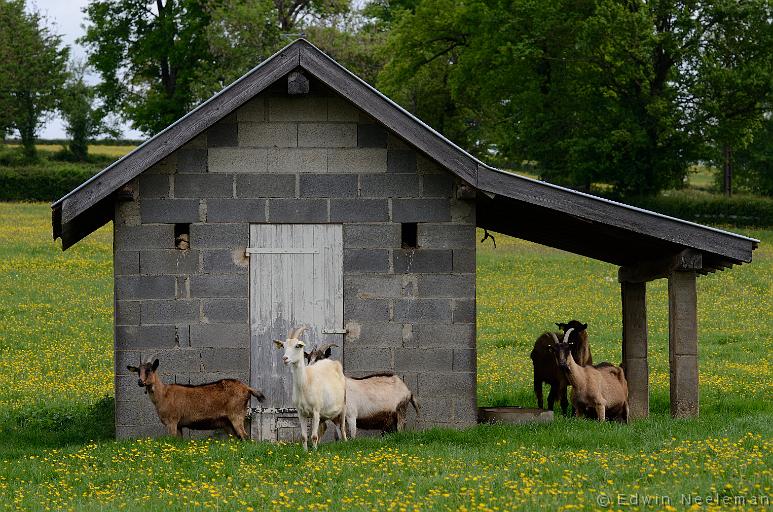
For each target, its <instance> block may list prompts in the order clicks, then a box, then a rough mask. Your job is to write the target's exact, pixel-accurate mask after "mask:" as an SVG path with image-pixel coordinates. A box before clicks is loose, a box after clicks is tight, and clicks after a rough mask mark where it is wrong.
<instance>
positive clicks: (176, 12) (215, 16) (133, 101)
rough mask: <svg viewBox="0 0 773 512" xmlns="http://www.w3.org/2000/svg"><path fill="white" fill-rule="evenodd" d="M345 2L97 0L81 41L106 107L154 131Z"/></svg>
mask: <svg viewBox="0 0 773 512" xmlns="http://www.w3.org/2000/svg"><path fill="white" fill-rule="evenodd" d="M347 8H348V2H346V1H344V0H294V1H291V2H285V1H284V0H96V1H94V2H91V3H90V4H89V5H88V7H86V9H85V13H86V16H87V18H88V21H89V25H88V28H87V32H86V35H85V36H84V37H83V38H82V40H81V42H83V43H84V44H85V45H86V47H87V49H88V51H89V63H90V64H91V65H92V66H93V67H94V68H95V69H96V70H97V71H98V72H99V74H100V75H101V77H102V83H101V84H100V87H99V93H100V96H101V97H102V98H103V99H104V101H105V108H107V109H109V110H112V111H118V112H120V113H121V115H122V116H123V117H124V118H125V119H128V120H130V121H131V123H132V126H133V127H135V128H137V129H139V130H141V131H143V132H145V133H147V134H153V133H157V132H158V131H160V130H162V129H163V128H165V127H166V126H168V125H169V124H171V123H172V122H174V121H175V120H177V119H179V118H180V117H182V116H183V115H184V114H185V113H187V112H188V111H189V110H190V109H191V108H193V106H194V105H195V104H196V103H198V102H200V101H202V100H204V99H206V98H208V97H210V96H211V95H212V94H213V93H215V92H217V91H219V90H220V89H222V88H223V87H224V86H226V85H228V84H229V83H231V82H232V81H234V80H235V79H237V78H238V77H240V76H241V75H243V74H244V73H245V72H247V71H248V70H249V69H251V68H252V67H254V66H256V65H257V64H259V63H260V62H261V61H262V60H264V59H265V58H266V57H268V56H270V55H271V54H272V53H273V52H274V51H276V50H277V49H278V48H279V47H280V46H282V45H283V44H286V40H283V39H282V34H283V33H285V32H287V31H293V30H300V29H301V28H303V26H304V25H305V24H306V23H307V20H316V19H324V18H325V17H326V16H331V15H334V14H336V13H341V12H344V11H346V10H347Z"/></svg>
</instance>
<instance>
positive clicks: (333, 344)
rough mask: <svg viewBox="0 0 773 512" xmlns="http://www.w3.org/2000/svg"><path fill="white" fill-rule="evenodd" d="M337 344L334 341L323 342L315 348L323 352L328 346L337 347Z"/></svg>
mask: <svg viewBox="0 0 773 512" xmlns="http://www.w3.org/2000/svg"><path fill="white" fill-rule="evenodd" d="M337 346H338V345H337V344H336V343H323V344H322V345H320V346H318V347H317V348H316V349H315V350H319V351H320V352H322V353H325V351H326V350H327V349H329V348H333V347H337Z"/></svg>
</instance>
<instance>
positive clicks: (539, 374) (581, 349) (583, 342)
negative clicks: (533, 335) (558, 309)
mask: <svg viewBox="0 0 773 512" xmlns="http://www.w3.org/2000/svg"><path fill="white" fill-rule="evenodd" d="M556 325H557V326H558V328H559V329H561V330H562V331H563V332H564V333H566V332H567V330H569V329H571V330H572V334H571V338H570V339H569V341H570V342H571V343H572V356H573V357H574V360H575V361H576V362H577V363H578V364H579V365H580V366H585V365H589V364H593V356H592V355H591V352H590V345H589V344H588V324H583V323H581V322H579V321H578V320H571V321H570V322H569V323H566V324H565V323H556ZM555 337H556V335H555V334H554V333H552V332H545V333H543V334H542V335H541V336H540V337H539V338H537V341H536V342H535V343H534V349H533V350H532V351H531V361H532V365H533V366H534V395H535V396H536V397H537V407H539V408H540V409H542V407H543V401H542V384H543V383H545V384H549V385H550V393H548V410H551V411H552V410H553V405H554V404H555V401H556V398H558V399H559V400H560V401H561V411H562V412H563V413H564V415H566V413H567V407H568V405H569V400H568V399H567V397H566V387H567V386H568V385H569V382H568V381H567V380H566V376H565V375H564V372H562V371H561V369H560V368H559V367H558V364H557V363H556V359H555V357H553V354H552V352H551V350H550V346H551V345H552V344H553V339H554V338H555Z"/></svg>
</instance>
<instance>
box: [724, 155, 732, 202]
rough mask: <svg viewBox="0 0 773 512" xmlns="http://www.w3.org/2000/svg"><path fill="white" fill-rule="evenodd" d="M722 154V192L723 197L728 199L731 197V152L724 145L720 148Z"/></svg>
mask: <svg viewBox="0 0 773 512" xmlns="http://www.w3.org/2000/svg"><path fill="white" fill-rule="evenodd" d="M722 154H723V156H724V165H723V171H724V178H725V179H724V191H725V195H726V196H727V197H730V196H732V195H733V150H732V149H731V148H730V146H728V145H725V146H724V147H723V148H722Z"/></svg>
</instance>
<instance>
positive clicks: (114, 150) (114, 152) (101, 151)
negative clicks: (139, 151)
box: [6, 144, 136, 158]
mask: <svg viewBox="0 0 773 512" xmlns="http://www.w3.org/2000/svg"><path fill="white" fill-rule="evenodd" d="M6 147H8V148H18V147H19V145H18V144H7V145H6ZM35 147H36V148H37V150H38V151H41V152H46V153H56V152H57V151H61V150H62V145H61V144H36V145H35ZM135 147H136V146H103V145H100V144H92V145H90V146H89V154H91V155H102V156H112V157H116V158H118V157H122V156H123V155H125V154H126V153H128V152H129V151H131V150H132V149H134V148H135Z"/></svg>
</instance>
